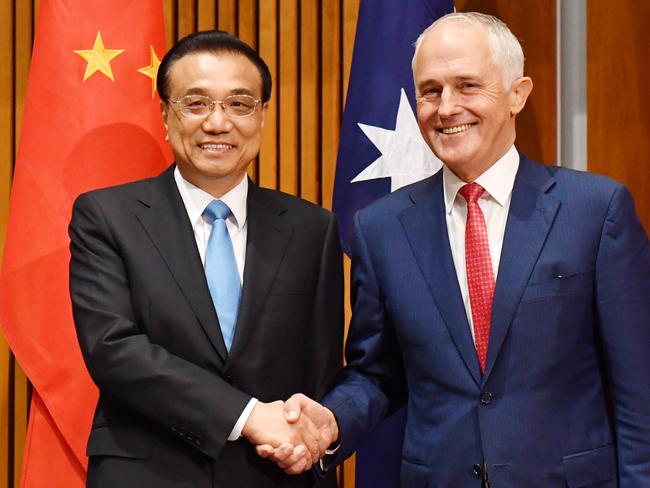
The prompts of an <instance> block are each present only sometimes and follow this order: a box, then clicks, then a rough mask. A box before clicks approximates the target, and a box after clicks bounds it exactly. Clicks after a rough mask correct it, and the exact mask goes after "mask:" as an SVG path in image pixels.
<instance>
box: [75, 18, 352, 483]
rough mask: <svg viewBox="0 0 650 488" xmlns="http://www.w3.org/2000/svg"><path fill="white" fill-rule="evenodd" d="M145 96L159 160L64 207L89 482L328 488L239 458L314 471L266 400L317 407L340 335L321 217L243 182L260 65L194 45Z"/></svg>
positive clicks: (246, 52)
mask: <svg viewBox="0 0 650 488" xmlns="http://www.w3.org/2000/svg"><path fill="white" fill-rule="evenodd" d="M157 83H158V92H159V94H160V98H161V100H162V102H161V109H162V117H163V122H164V124H165V127H166V128H167V131H168V137H167V138H168V141H169V144H170V147H171V149H172V152H173V154H174V158H175V164H174V165H172V166H171V167H170V168H168V169H167V170H166V171H165V172H163V173H162V174H161V175H160V176H158V177H155V178H151V179H146V180H141V181H136V182H134V183H130V184H126V185H121V186H117V187H113V188H107V189H102V190H97V191H93V192H90V193H87V194H84V195H82V196H80V197H79V199H78V200H77V201H76V202H75V206H74V211H73V216H72V221H71V223H70V237H71V245H70V249H71V253H72V259H71V263H70V290H71V297H72V303H73V309H74V318H75V325H76V328H77V334H78V337H79V342H80V345H81V349H82V351H83V355H84V359H85V361H86V364H87V367H88V370H89V371H90V374H91V376H92V378H93V380H94V381H95V383H96V384H97V386H98V387H99V392H100V396H99V401H98V404H97V409H96V413H95V418H94V422H93V427H92V432H91V434H90V439H89V442H88V455H89V457H90V460H89V466H88V480H87V486H90V487H104V486H105V487H118V486H119V487H121V488H129V487H133V488H142V487H154V486H155V487H157V488H165V487H170V488H171V487H175V488H176V487H188V488H189V487H191V488H200V487H247V488H248V487H257V488H260V487H271V486H274V487H275V486H292V487H294V486H299V487H311V486H319V487H320V486H335V484H336V481H335V479H334V477H329V478H328V479H325V480H322V481H316V479H315V478H314V476H313V475H312V474H311V473H309V472H308V473H306V474H304V475H301V476H300V477H297V478H295V477H289V476H288V475H286V474H285V473H283V472H282V470H281V469H279V468H278V467H276V466H275V465H274V464H272V463H270V462H269V461H268V460H264V459H262V458H260V457H258V456H257V454H256V453H255V448H254V445H255V444H263V443H271V444H273V445H275V446H276V447H279V446H281V445H282V444H286V445H291V446H293V445H297V446H298V447H296V448H295V449H294V455H295V456H297V457H301V456H302V457H303V458H304V461H303V462H304V464H305V465H308V464H310V463H311V462H313V461H314V460H315V457H312V454H311V453H316V452H318V451H319V449H322V448H323V446H319V442H322V441H321V437H320V433H319V432H318V431H317V430H316V428H315V427H314V425H313V424H312V423H311V421H310V420H308V419H307V417H306V416H303V418H301V419H300V420H299V422H298V424H295V425H289V424H288V423H287V422H286V421H285V419H284V416H283V403H282V402H281V401H277V400H278V399H282V398H287V397H289V396H290V395H291V394H293V393H295V392H298V391H302V392H306V393H308V394H309V395H310V396H311V397H314V398H321V396H322V395H323V394H324V393H325V392H326V391H327V390H328V388H329V387H330V386H332V381H333V378H334V376H335V375H336V373H337V371H338V369H339V367H340V365H341V349H342V348H341V344H342V334H343V314H342V261H341V251H340V247H339V243H338V231H337V225H336V221H335V219H334V217H333V216H332V215H331V214H330V213H329V212H327V211H325V210H323V209H321V208H319V207H317V206H315V205H312V204H310V203H308V202H305V201H303V200H300V199H298V198H295V197H292V196H289V195H285V194H283V193H280V192H278V191H272V190H266V189H262V188H258V187H257V186H256V185H254V184H253V183H252V182H250V181H249V180H248V178H247V176H246V169H247V167H248V165H249V164H250V163H251V161H253V160H254V159H255V157H256V156H257V154H258V152H259V147H260V138H261V130H262V126H263V125H264V116H265V113H266V110H267V105H268V100H269V98H270V92H271V76H270V73H269V70H268V67H267V66H266V64H265V63H264V61H263V60H262V59H261V58H260V57H259V56H258V55H257V53H256V52H255V51H254V50H253V49H251V48H250V47H249V46H248V45H246V44H245V43H243V42H242V41H240V40H239V39H237V38H235V37H233V36H231V35H229V34H226V33H223V32H218V31H210V32H202V33H197V34H193V35H191V36H188V37H186V38H184V39H182V40H181V41H179V42H178V43H177V44H176V45H175V46H174V47H173V48H172V49H171V50H170V51H169V52H168V53H167V55H166V56H165V57H164V58H163V60H162V63H161V65H160V68H159V73H158V79H157ZM214 201H219V202H221V203H217V204H216V205H217V206H221V209H225V212H224V214H222V215H215V212H212V213H211V212H210V211H209V208H211V207H213V205H215V204H214ZM216 213H217V214H218V212H216ZM213 219H215V220H213ZM217 229H220V230H219V231H218V230H217ZM217 232H223V236H226V240H225V241H223V240H222V241H221V243H220V244H219V246H221V247H220V248H219V250H218V251H215V249H216V248H213V247H212V246H213V244H212V241H213V239H214V240H215V241H216V240H217V239H218V238H217V237H215V235H216V234H217ZM223 236H222V237H223ZM224 246H225V247H224ZM215 253H216V254H215ZM220 253H221V254H220ZM224 253H225V254H224ZM215 256H216V257H215ZM224 270H226V271H224ZM220 273H221V274H220ZM224 273H225V274H224ZM224 296H225V297H224ZM224 300H225V301H224ZM274 400H275V401H274Z"/></svg>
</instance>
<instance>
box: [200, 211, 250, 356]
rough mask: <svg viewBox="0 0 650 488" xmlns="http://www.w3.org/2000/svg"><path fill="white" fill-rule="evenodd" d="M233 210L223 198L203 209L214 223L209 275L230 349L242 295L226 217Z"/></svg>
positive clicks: (207, 254) (207, 264)
mask: <svg viewBox="0 0 650 488" xmlns="http://www.w3.org/2000/svg"><path fill="white" fill-rule="evenodd" d="M230 213H231V212H230V208H228V205H226V204H225V203H223V202H222V201H220V200H213V201H212V202H211V203H210V205H208V206H207V207H206V209H205V210H204V211H203V215H204V216H205V218H206V219H207V220H208V221H209V222H212V232H210V239H208V247H207V249H206V251H205V276H206V278H207V280H208V288H209V289H210V295H211V296H212V302H213V303H214V308H215V309H216V310H217V316H218V317H219V325H220V326H221V334H222V335H223V340H224V342H225V343H226V348H228V351H230V346H231V345H232V340H233V337H234V336H235V325H236V324H237V312H238V310H239V298H240V296H241V282H240V280H239V272H238V271H237V262H236V261H235V253H234V251H233V248H232V241H231V240H230V235H228V229H227V228H226V219H227V218H228V216H229V215H230Z"/></svg>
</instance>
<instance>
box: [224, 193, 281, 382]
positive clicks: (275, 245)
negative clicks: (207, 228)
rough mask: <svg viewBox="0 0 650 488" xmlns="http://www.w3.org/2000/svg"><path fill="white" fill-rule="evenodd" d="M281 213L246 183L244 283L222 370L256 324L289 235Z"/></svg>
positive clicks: (242, 347) (272, 202)
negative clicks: (231, 338) (228, 355)
mask: <svg viewBox="0 0 650 488" xmlns="http://www.w3.org/2000/svg"><path fill="white" fill-rule="evenodd" d="M285 212H286V209H285V208H284V207H280V206H278V205H277V204H276V203H275V202H274V201H272V200H269V199H265V198H264V195H263V192H262V191H261V190H260V189H259V188H258V187H257V186H256V185H255V184H253V183H250V184H249V186H248V200H247V219H248V231H247V238H246V265H245V266H244V286H243V289H242V298H241V304H240V306H239V315H238V317H237V327H236V329H235V337H234V339H233V344H232V348H231V350H230V357H229V358H228V361H227V363H226V365H225V367H224V372H225V371H226V370H227V369H228V368H229V367H230V366H231V364H232V363H233V361H235V360H236V359H237V356H238V354H239V353H240V352H241V351H242V350H243V349H244V347H245V345H246V343H247V342H248V339H249V338H250V336H251V333H252V332H253V330H254V329H255V326H256V324H258V323H259V320H258V317H259V314H260V313H261V310H262V308H263V307H264V303H265V301H266V297H267V296H268V294H269V290H270V289H271V285H272V284H273V281H274V279H275V275H276V273H277V271H278V267H279V266H280V263H281V262H282V259H283V257H284V254H285V251H286V248H287V246H288V244H289V240H290V238H291V233H292V229H291V227H289V226H287V224H285V223H284V222H283V219H282V215H283V214H284V213H285Z"/></svg>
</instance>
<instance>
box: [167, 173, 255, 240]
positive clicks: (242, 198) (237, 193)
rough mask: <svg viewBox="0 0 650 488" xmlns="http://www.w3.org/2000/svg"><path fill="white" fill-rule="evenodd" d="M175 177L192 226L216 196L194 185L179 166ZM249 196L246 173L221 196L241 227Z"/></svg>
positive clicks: (236, 223) (243, 222)
mask: <svg viewBox="0 0 650 488" xmlns="http://www.w3.org/2000/svg"><path fill="white" fill-rule="evenodd" d="M174 179H175V180H176V186H177V187H178V191H179V192H180V194H181V198H182V199H183V203H184V204H185V209H186V210H187V215H188V216H189V218H190V222H191V223H192V227H194V226H195V225H196V223H197V222H198V221H199V219H200V218H201V217H202V215H203V211H204V210H205V207H207V206H208V205H209V204H210V202H211V201H212V200H214V197H213V196H212V195H210V194H209V193H208V192H206V191H204V190H202V189H201V188H199V187H198V186H195V185H193V184H192V183H190V182H189V181H187V180H186V179H185V178H183V176H182V175H181V173H180V171H179V170H178V166H176V168H174ZM247 197H248V178H247V176H246V174H244V177H243V178H242V180H241V181H240V182H239V183H238V184H237V185H236V186H235V187H234V188H233V189H232V190H230V191H229V192H228V193H225V194H224V195H222V196H221V198H219V200H221V201H222V202H223V203H225V204H226V205H228V207H229V208H230V211H231V212H232V217H233V220H234V223H235V225H236V226H237V227H239V228H241V227H242V226H243V225H244V224H245V223H246V215H247V214H246V198H247Z"/></svg>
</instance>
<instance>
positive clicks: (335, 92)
mask: <svg viewBox="0 0 650 488" xmlns="http://www.w3.org/2000/svg"><path fill="white" fill-rule="evenodd" d="M321 7H322V8H321V73H322V75H321V100H322V105H321V122H320V123H321V137H322V141H323V142H322V144H321V205H322V206H323V207H325V208H327V209H331V208H332V193H333V188H334V173H335V170H336V156H337V152H338V145H339V130H340V127H341V114H342V110H343V97H342V93H343V88H342V85H341V81H342V78H343V77H342V71H341V65H342V59H341V53H342V48H341V41H342V38H343V36H342V33H341V13H342V12H341V4H340V3H339V2H328V1H324V2H322V4H321Z"/></svg>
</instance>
